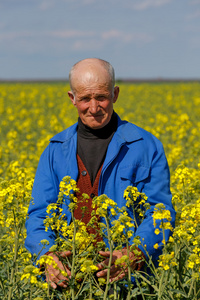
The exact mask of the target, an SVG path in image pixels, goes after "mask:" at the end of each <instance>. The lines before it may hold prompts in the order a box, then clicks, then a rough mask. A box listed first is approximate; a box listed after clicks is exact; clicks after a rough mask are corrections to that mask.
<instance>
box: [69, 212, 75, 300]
mask: <svg viewBox="0 0 200 300" xmlns="http://www.w3.org/2000/svg"><path fill="white" fill-rule="evenodd" d="M71 214H72V222H73V224H74V234H73V241H72V268H71V279H72V280H73V284H72V285H71V286H70V291H71V297H72V298H71V299H72V300H74V297H75V295H74V278H75V270H74V268H75V257H76V245H75V239H76V223H75V218H74V212H73V211H71Z"/></svg>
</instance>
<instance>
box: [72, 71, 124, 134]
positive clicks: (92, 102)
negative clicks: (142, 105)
mask: <svg viewBox="0 0 200 300" xmlns="http://www.w3.org/2000/svg"><path fill="white" fill-rule="evenodd" d="M90 75H91V74H90ZM75 86H76V89H75V92H74V94H73V93H72V92H68V95H69V97H70V99H71V101H72V103H73V105H74V106H75V107H76V108H77V110H78V114H79V117H80V118H81V121H82V122H83V124H85V125H86V126H88V127H90V128H92V129H100V128H103V127H104V126H105V125H107V124H108V122H109V121H110V119H111V116H112V113H113V103H115V102H116V101H117V98H118V94H119V88H118V87H117V86H116V87H115V88H114V90H113V88H112V87H111V86H110V83H109V82H108V81H105V77H104V78H99V77H98V78H97V77H95V76H89V77H87V76H86V77H85V78H84V80H80V81H77V82H76V85H75Z"/></svg>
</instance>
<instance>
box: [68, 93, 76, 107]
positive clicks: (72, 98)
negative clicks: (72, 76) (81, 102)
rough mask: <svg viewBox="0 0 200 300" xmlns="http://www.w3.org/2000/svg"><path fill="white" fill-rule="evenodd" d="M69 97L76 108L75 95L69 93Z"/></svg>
mask: <svg viewBox="0 0 200 300" xmlns="http://www.w3.org/2000/svg"><path fill="white" fill-rule="evenodd" d="M68 96H69V98H70V100H71V101H72V104H73V105H74V106H76V101H75V97H74V94H73V93H72V92H71V91H69V92H68Z"/></svg>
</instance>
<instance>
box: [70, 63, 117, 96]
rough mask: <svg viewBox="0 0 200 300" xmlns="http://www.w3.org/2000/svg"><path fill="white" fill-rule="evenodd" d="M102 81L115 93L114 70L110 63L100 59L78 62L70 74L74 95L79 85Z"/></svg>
mask: <svg viewBox="0 0 200 300" xmlns="http://www.w3.org/2000/svg"><path fill="white" fill-rule="evenodd" d="M100 80H101V81H102V80H103V81H104V82H106V84H107V85H108V86H109V87H110V89H111V90H112V91H113V89H114V85H115V73H114V69H113V67H112V66H111V64H110V63H109V62H107V61H105V60H102V59H98V58H87V59H84V60H81V61H79V62H77V63H76V64H75V65H74V66H73V67H72V68H71V70H70V73H69V83H70V88H71V91H72V92H73V93H74V94H75V93H76V90H77V83H79V82H82V83H84V82H86V81H87V82H90V81H93V82H94V81H96V82H99V81H100ZM102 83H103V82H102Z"/></svg>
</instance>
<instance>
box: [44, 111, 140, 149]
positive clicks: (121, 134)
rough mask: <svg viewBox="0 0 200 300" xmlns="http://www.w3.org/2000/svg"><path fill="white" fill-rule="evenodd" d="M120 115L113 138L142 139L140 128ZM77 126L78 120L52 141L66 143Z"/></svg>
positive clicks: (121, 139)
mask: <svg viewBox="0 0 200 300" xmlns="http://www.w3.org/2000/svg"><path fill="white" fill-rule="evenodd" d="M117 117H118V128H117V131H116V132H115V134H114V136H113V138H117V140H118V142H120V143H123V142H128V143H131V142H134V141H137V140H141V139H142V135H141V134H140V131H139V130H138V127H137V126H136V125H134V124H132V123H129V122H127V121H122V120H121V119H120V117H119V116H118V115H117ZM77 126H78V122H77V123H75V124H74V125H72V126H70V127H69V128H67V129H65V130H63V131H61V132H59V133H58V134H56V135H55V136H54V137H52V138H51V139H50V142H60V143H64V142H66V141H68V140H70V139H71V138H73V137H74V135H75V134H77Z"/></svg>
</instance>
